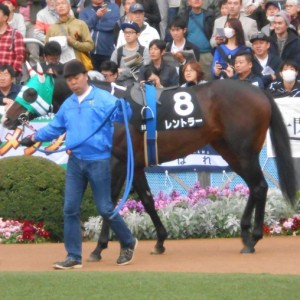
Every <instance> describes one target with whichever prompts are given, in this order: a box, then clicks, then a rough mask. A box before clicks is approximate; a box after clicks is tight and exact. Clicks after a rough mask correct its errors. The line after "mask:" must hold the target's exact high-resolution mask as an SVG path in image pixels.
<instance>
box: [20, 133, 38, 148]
mask: <svg viewBox="0 0 300 300" xmlns="http://www.w3.org/2000/svg"><path fill="white" fill-rule="evenodd" d="M35 143H36V142H35V141H33V140H32V135H28V136H26V137H25V138H23V139H22V140H21V141H20V145H22V146H25V147H31V146H33V145H34V144H35Z"/></svg>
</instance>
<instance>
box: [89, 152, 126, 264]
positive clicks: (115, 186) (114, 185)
mask: <svg viewBox="0 0 300 300" xmlns="http://www.w3.org/2000/svg"><path fill="white" fill-rule="evenodd" d="M125 178H126V167H125V165H124V164H123V163H122V162H121V161H119V160H118V159H117V158H115V157H114V156H112V158H111V195H112V201H113V203H114V205H116V204H117V201H118V199H119V195H120V192H121V189H122V187H123V184H124V181H125ZM109 229H110V226H109V222H108V221H107V220H103V222H102V227H101V232H100V235H99V238H98V241H97V246H96V248H95V250H94V251H93V252H92V253H91V254H90V256H89V258H88V261H90V262H94V261H99V260H101V258H102V257H101V252H102V251H103V250H104V249H106V248H107V247H108V241H109Z"/></svg>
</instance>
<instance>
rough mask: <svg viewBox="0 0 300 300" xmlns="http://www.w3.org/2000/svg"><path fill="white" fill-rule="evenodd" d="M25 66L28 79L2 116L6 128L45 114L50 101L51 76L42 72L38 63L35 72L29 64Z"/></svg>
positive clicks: (51, 91)
mask: <svg viewBox="0 0 300 300" xmlns="http://www.w3.org/2000/svg"><path fill="white" fill-rule="evenodd" d="M27 68H28V71H29V74H30V79H29V80H28V82H27V83H26V84H25V85H24V86H23V87H22V89H21V91H20V92H19V94H18V95H17V97H16V99H15V101H14V103H13V104H12V105H11V106H10V107H9V108H8V109H7V111H6V113H5V115H4V116H3V118H2V125H3V126H4V127H6V128H8V129H15V128H16V127H17V126H18V125H21V124H23V123H24V122H26V121H29V120H32V119H34V118H36V117H39V116H43V115H45V114H46V113H47V112H48V111H49V108H50V106H51V103H52V97H53V90H54V79H53V77H52V76H51V75H48V74H44V73H43V70H42V67H41V66H40V64H38V66H37V72H35V71H34V70H33V69H32V68H31V66H30V65H29V64H27Z"/></svg>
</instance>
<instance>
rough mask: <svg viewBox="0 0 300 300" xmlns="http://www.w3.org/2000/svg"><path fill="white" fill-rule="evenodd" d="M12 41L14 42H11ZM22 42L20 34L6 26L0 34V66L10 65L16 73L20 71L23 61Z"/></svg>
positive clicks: (23, 49) (23, 48) (23, 50)
mask: <svg viewBox="0 0 300 300" xmlns="http://www.w3.org/2000/svg"><path fill="white" fill-rule="evenodd" d="M13 40H14V41H13ZM24 53H25V47H24V40H23V36H22V34H21V33H20V32H19V31H18V30H15V32H14V36H13V29H12V28H11V27H10V26H7V28H6V30H5V32H4V33H3V34H0V65H5V64H8V65H11V66H12V67H13V68H14V70H15V71H16V72H21V71H22V63H23V61H24Z"/></svg>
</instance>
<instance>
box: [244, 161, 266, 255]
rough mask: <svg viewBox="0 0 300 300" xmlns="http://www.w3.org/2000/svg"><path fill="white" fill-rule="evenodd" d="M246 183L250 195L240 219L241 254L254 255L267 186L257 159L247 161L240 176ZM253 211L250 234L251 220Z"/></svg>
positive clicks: (260, 230) (260, 232)
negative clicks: (242, 245) (242, 246)
mask: <svg viewBox="0 0 300 300" xmlns="http://www.w3.org/2000/svg"><path fill="white" fill-rule="evenodd" d="M240 175H241V176H242V177H243V179H244V180H245V181H246V183H247V185H248V187H249V190H250V194H249V198H248V201H247V204H246V207H245V210H244V213H243V216H242V219H241V235H242V241H243V244H244V248H243V249H242V250H241V253H254V252H255V248H254V247H255V245H256V243H257V242H258V241H259V240H260V239H262V237H263V224H264V215H265V206H266V200H267V191H268V184H267V182H266V180H265V178H264V176H263V173H262V170H261V167H260V165H259V162H258V157H257V159H255V162H254V161H253V160H252V163H251V161H250V162H249V161H247V163H246V167H244V169H243V172H241V174H240ZM254 209H255V215H254V224H253V228H252V233H251V219H252V215H253V210H254Z"/></svg>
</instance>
